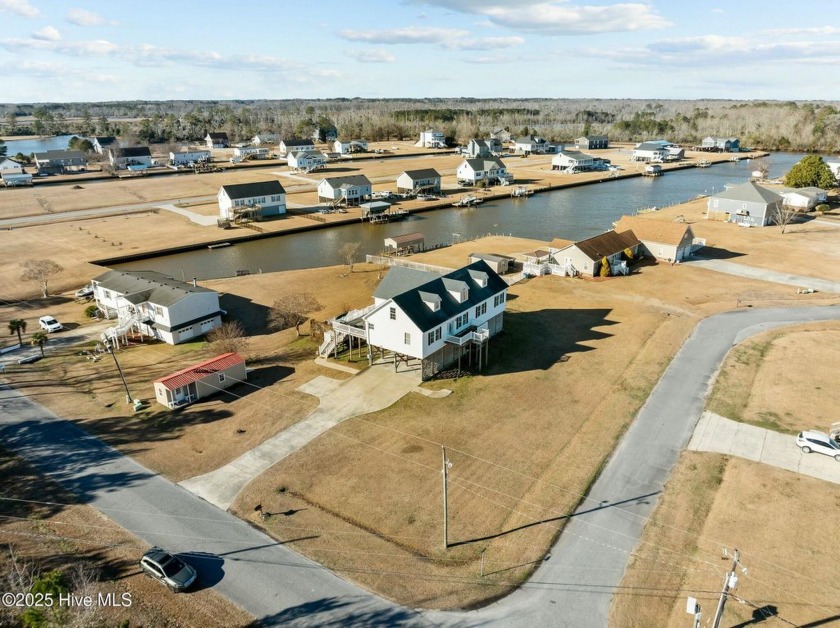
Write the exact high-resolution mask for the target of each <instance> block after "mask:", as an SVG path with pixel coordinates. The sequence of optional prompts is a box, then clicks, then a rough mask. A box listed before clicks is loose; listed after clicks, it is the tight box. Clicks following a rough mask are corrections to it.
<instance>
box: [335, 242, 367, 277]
mask: <svg viewBox="0 0 840 628" xmlns="http://www.w3.org/2000/svg"><path fill="white" fill-rule="evenodd" d="M361 246H362V243H361V242H348V243H347V244H345V245H343V246H342V247H341V248H340V249H339V251H338V252H339V253H340V254H341V257H342V258H344V263H345V264H347V266H348V267H349V268H350V272H351V273H352V272H353V264H354V263H355V262H356V254H357V253H358V252H359V247H361Z"/></svg>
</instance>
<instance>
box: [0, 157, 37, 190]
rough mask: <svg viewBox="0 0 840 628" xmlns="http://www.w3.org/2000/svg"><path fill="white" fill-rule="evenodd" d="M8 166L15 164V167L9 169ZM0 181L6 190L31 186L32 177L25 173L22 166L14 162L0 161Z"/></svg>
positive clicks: (8, 160)
mask: <svg viewBox="0 0 840 628" xmlns="http://www.w3.org/2000/svg"><path fill="white" fill-rule="evenodd" d="M10 164H16V165H17V167H11V166H10ZM0 181H2V182H3V185H4V186H5V187H7V188H14V187H21V186H26V185H32V175H31V174H29V173H28V172H25V171H24V169H23V166H21V165H20V164H18V163H17V162H16V161H14V160H12V159H3V160H2V161H0Z"/></svg>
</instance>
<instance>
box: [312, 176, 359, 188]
mask: <svg viewBox="0 0 840 628" xmlns="http://www.w3.org/2000/svg"><path fill="white" fill-rule="evenodd" d="M323 181H326V182H327V185H329V186H330V187H331V188H332V189H334V190H337V189H338V188H340V187H342V186H345V185H370V181H369V180H368V178H367V177H366V176H365V175H363V174H351V175H348V176H346V177H331V178H329V179H321V181H320V182H319V183H318V185H320V184H321V182H323Z"/></svg>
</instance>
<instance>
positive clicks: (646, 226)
mask: <svg viewBox="0 0 840 628" xmlns="http://www.w3.org/2000/svg"><path fill="white" fill-rule="evenodd" d="M615 229H616V231H628V230H629V231H632V232H633V233H634V234H636V237H637V238H638V239H639V242H641V243H642V249H643V251H644V252H645V253H646V254H647V255H650V256H651V257H655V258H656V259H661V260H665V261H666V262H679V261H680V260H684V259H686V258H688V257H690V256H691V254H692V253H693V252H694V250H695V238H694V231H692V229H691V225H688V224H686V223H684V222H670V221H667V220H654V219H651V218H642V217H641V216H622V217H621V219H620V220H619V221H618V222H616V223H615ZM697 246H698V248H699V246H700V243H699V242H697Z"/></svg>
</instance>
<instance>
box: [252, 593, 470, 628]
mask: <svg viewBox="0 0 840 628" xmlns="http://www.w3.org/2000/svg"><path fill="white" fill-rule="evenodd" d="M386 604H387V606H386ZM418 623H421V624H422V623H426V622H423V621H422V618H421V616H420V614H419V613H417V611H414V610H411V609H407V608H400V607H398V606H395V605H391V604H388V603H386V602H381V601H379V600H377V599H376V598H374V597H373V596H354V597H346V596H344V597H323V598H320V599H318V600H313V601H312V602H306V603H304V604H299V605H297V606H291V607H289V608H285V609H283V610H282V611H280V612H279V613H275V614H273V615H268V616H265V617H261V618H259V619H257V620H256V621H254V622H252V623H251V624H248V628H256V627H257V626H291V627H294V626H321V627H323V628H331V627H332V628H344V627H345V626H408V625H417V624H418ZM455 625H466V624H455Z"/></svg>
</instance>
